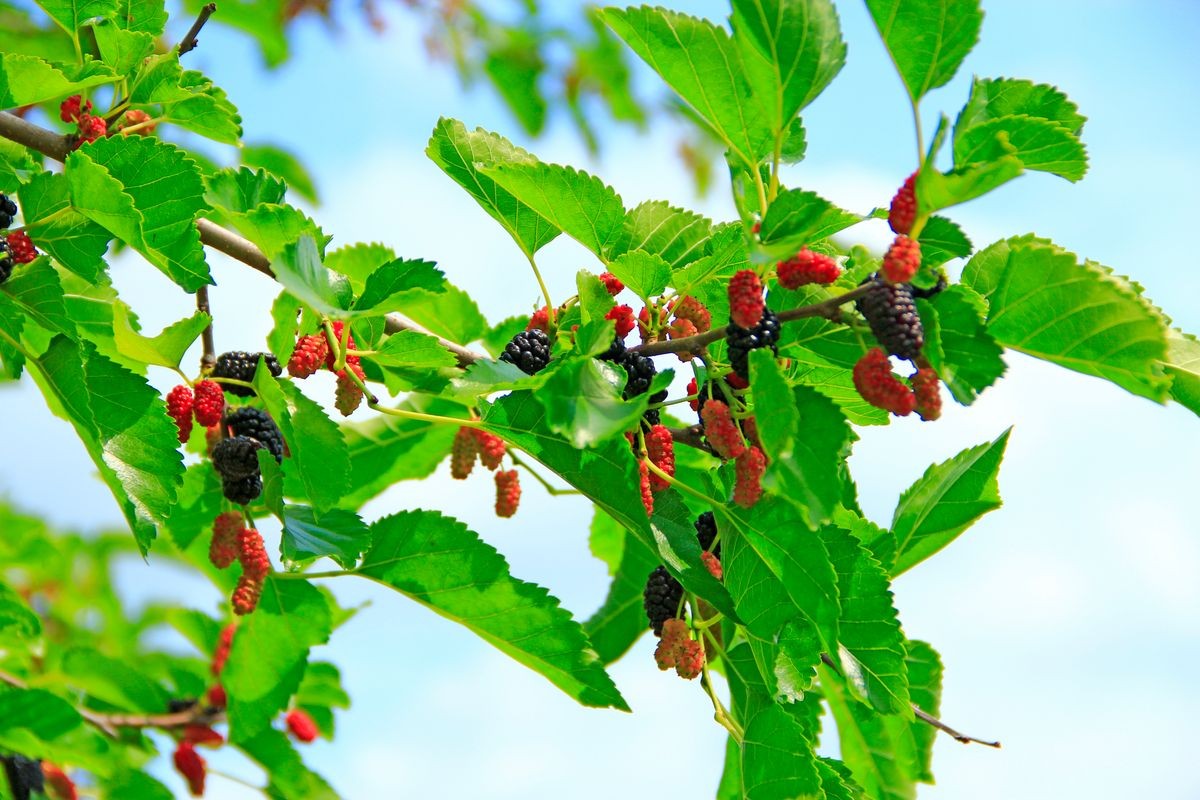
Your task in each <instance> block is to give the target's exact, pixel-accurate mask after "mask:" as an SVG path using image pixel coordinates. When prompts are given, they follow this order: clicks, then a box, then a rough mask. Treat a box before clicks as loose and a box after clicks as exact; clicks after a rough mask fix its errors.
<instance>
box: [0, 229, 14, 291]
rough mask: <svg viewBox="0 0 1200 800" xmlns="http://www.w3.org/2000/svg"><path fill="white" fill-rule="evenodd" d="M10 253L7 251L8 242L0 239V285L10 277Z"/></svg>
mask: <svg viewBox="0 0 1200 800" xmlns="http://www.w3.org/2000/svg"><path fill="white" fill-rule="evenodd" d="M14 266H15V263H14V262H13V257H12V252H10V251H9V249H8V242H6V241H4V240H3V239H0V283H4V282H5V281H6V280H8V276H10V275H12V271H13V267H14Z"/></svg>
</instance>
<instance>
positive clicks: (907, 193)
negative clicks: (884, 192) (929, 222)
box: [888, 172, 917, 236]
mask: <svg viewBox="0 0 1200 800" xmlns="http://www.w3.org/2000/svg"><path fill="white" fill-rule="evenodd" d="M916 219H917V173H915V172H914V173H913V174H912V175H909V176H908V178H906V179H905V181H904V185H903V186H901V187H900V188H899V189H897V190H896V196H895V197H893V198H892V206H891V208H890V209H888V225H890V226H891V228H892V231H894V232H895V233H899V234H902V235H904V236H907V235H908V234H909V232H910V231H912V226H913V222H915V221H916Z"/></svg>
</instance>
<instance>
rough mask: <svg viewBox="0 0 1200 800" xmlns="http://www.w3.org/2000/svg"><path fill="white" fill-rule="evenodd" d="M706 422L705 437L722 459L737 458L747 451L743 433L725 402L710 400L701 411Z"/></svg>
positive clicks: (701, 415)
mask: <svg viewBox="0 0 1200 800" xmlns="http://www.w3.org/2000/svg"><path fill="white" fill-rule="evenodd" d="M700 417H701V418H702V419H703V420H704V436H705V437H706V438H707V439H708V443H709V444H710V445H712V448H713V450H715V451H716V453H717V455H719V456H720V457H721V458H737V457H738V456H740V455H741V454H742V453H743V452H745V450H746V443H745V442H744V441H743V440H742V432H741V431H740V430H739V429H738V426H737V423H736V422H734V421H733V416H732V414H731V413H730V411H729V406H727V405H726V404H725V402H724V401H723V400H715V399H714V400H708V401H706V402H705V403H704V408H702V409H700Z"/></svg>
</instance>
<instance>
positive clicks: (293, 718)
mask: <svg viewBox="0 0 1200 800" xmlns="http://www.w3.org/2000/svg"><path fill="white" fill-rule="evenodd" d="M285 721H286V722H287V726H288V730H289V731H290V732H291V734H292V736H295V737H296V740H297V741H301V742H311V741H312V740H313V739H316V738H317V735H318V734H319V733H320V731H319V730H318V729H317V723H316V722H314V721H313V718H312V717H310V716H309V715H308V712H306V711H304V710H303V709H299V708H294V709H292V710H291V711H289V712H288V714H287V717H286V720H285Z"/></svg>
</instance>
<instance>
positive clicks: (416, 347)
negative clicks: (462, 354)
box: [365, 331, 457, 369]
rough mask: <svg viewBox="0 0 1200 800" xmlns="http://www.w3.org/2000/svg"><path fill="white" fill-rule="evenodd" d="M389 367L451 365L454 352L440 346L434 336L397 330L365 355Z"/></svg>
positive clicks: (453, 363) (412, 367) (425, 367)
mask: <svg viewBox="0 0 1200 800" xmlns="http://www.w3.org/2000/svg"><path fill="white" fill-rule="evenodd" d="M365 357H366V358H369V359H370V360H372V361H375V362H377V363H379V364H384V365H386V366H389V367H406V368H409V369H437V368H438V367H453V366H454V365H455V364H456V363H457V362H456V361H455V358H454V354H453V353H451V352H450V351H449V350H447V349H446V348H444V347H442V345H441V343H440V342H438V340H437V338H436V337H433V336H429V335H427V334H424V333H417V332H416V331H397V332H396V333H393V334H392V335H391V336H389V337H387V338H386V339H384V340H383V345H381V346H380V348H379V350H377V351H376V352H375V354H374V355H370V356H365Z"/></svg>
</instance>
